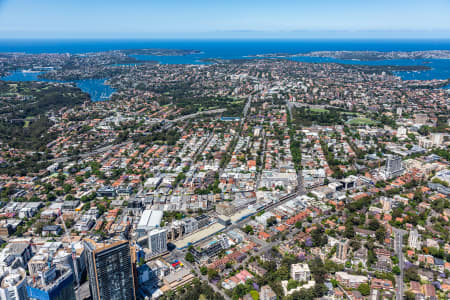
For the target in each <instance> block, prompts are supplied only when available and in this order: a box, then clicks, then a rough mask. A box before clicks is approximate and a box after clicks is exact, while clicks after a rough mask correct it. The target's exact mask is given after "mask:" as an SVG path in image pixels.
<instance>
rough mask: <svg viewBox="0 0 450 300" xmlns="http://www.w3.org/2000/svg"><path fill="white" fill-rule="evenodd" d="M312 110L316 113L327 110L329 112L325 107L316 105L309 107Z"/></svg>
mask: <svg viewBox="0 0 450 300" xmlns="http://www.w3.org/2000/svg"><path fill="white" fill-rule="evenodd" d="M309 110H310V111H312V112H316V113H325V112H329V110H328V109H325V108H316V107H312V108H310V109H309Z"/></svg>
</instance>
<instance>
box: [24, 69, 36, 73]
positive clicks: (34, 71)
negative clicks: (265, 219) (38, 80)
mask: <svg viewBox="0 0 450 300" xmlns="http://www.w3.org/2000/svg"><path fill="white" fill-rule="evenodd" d="M39 72H41V71H38V70H31V69H28V70H22V73H39Z"/></svg>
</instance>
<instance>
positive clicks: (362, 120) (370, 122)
mask: <svg viewBox="0 0 450 300" xmlns="http://www.w3.org/2000/svg"><path fill="white" fill-rule="evenodd" d="M376 123H377V122H376V121H374V120H372V119H369V118H354V119H351V120H349V121H348V124H350V125H375V124H376Z"/></svg>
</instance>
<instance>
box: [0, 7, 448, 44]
mask: <svg viewBox="0 0 450 300" xmlns="http://www.w3.org/2000/svg"><path fill="white" fill-rule="evenodd" d="M23 37H26V38H99V37H104V38H165V37H166V38H214V37H217V38H221V37H222V38H233V37H237V38H239V37H243V38H248V37H255V38H264V37H268V38H274V37H282V38H305V37H306V38H311V37H343V38H348V37H350V38H351V37H369V38H370V37H374V38H382V37H405V38H415V37H417V38H450V0H422V1H417V0H389V1H388V0H376V1H374V0H309V1H303V0H270V1H269V0H226V1H222V0H221V1H218V0H158V1H156V0H123V1H118V0H0V38H23Z"/></svg>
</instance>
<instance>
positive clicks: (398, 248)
mask: <svg viewBox="0 0 450 300" xmlns="http://www.w3.org/2000/svg"><path fill="white" fill-rule="evenodd" d="M392 230H393V231H394V251H395V254H396V255H397V257H398V266H399V268H400V275H398V276H397V278H396V280H397V289H396V298H397V299H403V295H404V286H403V275H404V268H405V261H404V259H403V236H404V235H405V234H406V231H405V230H402V229H397V228H392Z"/></svg>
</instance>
